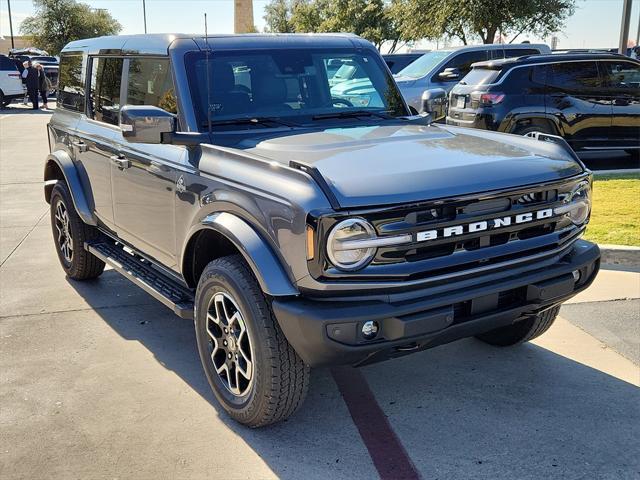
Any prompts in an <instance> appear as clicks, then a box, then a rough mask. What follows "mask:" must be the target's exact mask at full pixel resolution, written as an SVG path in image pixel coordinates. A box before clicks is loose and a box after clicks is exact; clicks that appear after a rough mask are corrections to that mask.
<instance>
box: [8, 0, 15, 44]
mask: <svg viewBox="0 0 640 480" xmlns="http://www.w3.org/2000/svg"><path fill="white" fill-rule="evenodd" d="M7 9H8V10H9V33H10V34H11V49H14V48H16V45H15V43H13V22H12V21H11V0H7Z"/></svg>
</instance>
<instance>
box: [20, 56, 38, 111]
mask: <svg viewBox="0 0 640 480" xmlns="http://www.w3.org/2000/svg"><path fill="white" fill-rule="evenodd" d="M25 63H26V65H25V67H24V71H23V72H22V78H24V79H25V83H26V85H27V95H28V96H29V100H31V104H32V105H33V109H34V110H38V87H39V86H40V85H39V84H40V82H39V79H38V77H39V75H38V70H37V69H36V68H35V67H34V66H33V65H32V64H31V60H28V61H27V62H25Z"/></svg>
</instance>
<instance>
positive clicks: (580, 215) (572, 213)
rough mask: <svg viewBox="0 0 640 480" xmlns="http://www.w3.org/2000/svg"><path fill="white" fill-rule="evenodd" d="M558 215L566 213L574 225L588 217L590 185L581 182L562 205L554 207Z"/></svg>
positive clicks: (581, 222)
mask: <svg viewBox="0 0 640 480" xmlns="http://www.w3.org/2000/svg"><path fill="white" fill-rule="evenodd" d="M554 211H555V213H556V214H558V215H561V214H564V215H566V216H567V217H568V218H569V219H570V220H571V221H572V222H573V223H574V224H575V225H582V224H584V223H585V222H586V221H587V220H588V219H589V213H590V212H591V185H590V184H589V182H583V183H581V184H580V185H578V186H577V187H576V188H575V189H574V190H573V192H571V193H570V194H569V195H568V196H567V197H566V199H565V202H564V204H563V205H560V206H559V207H556V208H555V209H554Z"/></svg>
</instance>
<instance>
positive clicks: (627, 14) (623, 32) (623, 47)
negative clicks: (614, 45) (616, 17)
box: [618, 0, 632, 55]
mask: <svg viewBox="0 0 640 480" xmlns="http://www.w3.org/2000/svg"><path fill="white" fill-rule="evenodd" d="M631 3H632V0H624V4H623V6H622V24H621V25H620V44H619V45H618V53H621V54H623V55H626V54H627V41H628V40H629V24H630V23H631Z"/></svg>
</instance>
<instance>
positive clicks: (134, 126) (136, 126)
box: [120, 105, 176, 143]
mask: <svg viewBox="0 0 640 480" xmlns="http://www.w3.org/2000/svg"><path fill="white" fill-rule="evenodd" d="M120 129H121V130H122V136H123V137H124V138H126V139H127V141H129V142H131V143H168V142H169V141H171V140H170V139H171V136H172V134H173V133H174V132H175V129H176V117H175V115H174V114H172V113H169V112H167V111H166V110H163V109H161V108H158V107H154V106H150V105H125V106H124V107H122V109H121V110H120ZM165 138H166V139H165Z"/></svg>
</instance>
